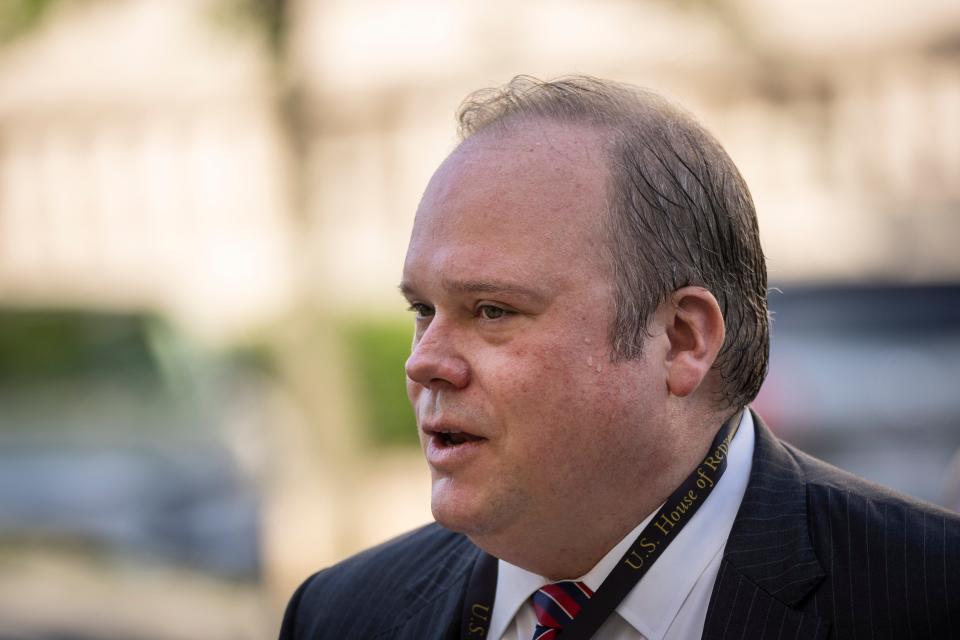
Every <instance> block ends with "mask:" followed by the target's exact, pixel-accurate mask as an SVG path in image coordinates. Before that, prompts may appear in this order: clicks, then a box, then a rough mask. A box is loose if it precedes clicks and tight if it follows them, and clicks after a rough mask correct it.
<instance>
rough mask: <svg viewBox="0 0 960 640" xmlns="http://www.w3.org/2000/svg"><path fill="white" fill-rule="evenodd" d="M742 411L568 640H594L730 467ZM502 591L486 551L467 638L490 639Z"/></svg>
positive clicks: (463, 631) (567, 632)
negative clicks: (732, 448)
mask: <svg viewBox="0 0 960 640" xmlns="http://www.w3.org/2000/svg"><path fill="white" fill-rule="evenodd" d="M741 415H742V412H741V411H738V412H737V413H736V414H734V416H733V417H732V418H730V420H728V421H727V422H726V424H724V425H723V427H722V428H721V429H720V431H719V432H717V435H716V437H714V439H713V443H712V444H711V445H710V449H709V453H708V454H707V457H706V458H704V459H703V461H701V462H700V464H698V465H697V468H696V469H694V470H693V473H691V474H690V475H689V476H687V479H686V480H684V481H683V483H681V485H680V486H679V487H677V489H675V490H674V492H673V493H672V494H670V497H669V498H667V500H666V502H664V503H663V506H662V507H660V509H659V510H658V511H657V513H656V514H654V516H653V518H651V519H650V522H649V523H647V526H646V527H644V528H643V531H641V532H640V535H639V536H637V539H636V540H634V541H633V544H632V545H630V548H629V549H627V552H626V553H625V554H624V555H623V557H622V558H620V561H619V562H618V563H617V565H616V566H615V567H614V568H613V570H612V571H611V572H610V575H608V576H607V579H606V580H604V581H603V584H601V585H600V587H599V588H598V589H597V590H596V592H595V593H594V594H593V597H591V598H590V601H589V602H587V604H586V605H584V607H583V609H581V610H580V613H579V614H578V615H577V617H576V618H574V620H573V621H572V622H570V624H568V625H566V626H565V627H564V628H563V631H562V637H563V640H587V639H588V638H591V637H592V636H593V634H594V633H596V631H597V629H599V628H600V626H601V625H602V624H603V623H604V621H606V619H607V618H608V617H610V614H612V613H613V612H614V611H616V609H617V606H619V604H620V603H621V602H622V601H623V599H624V598H625V597H627V594H628V593H630V591H631V590H632V589H633V588H634V587H635V586H636V585H637V583H638V582H640V580H641V578H643V576H644V575H645V574H646V573H647V571H648V570H649V569H650V567H651V566H653V563H654V562H656V561H657V559H658V558H659V557H660V556H661V555H662V554H663V551H664V550H665V549H666V548H667V545H669V544H670V543H671V542H673V540H674V539H675V538H676V537H677V534H678V533H680V530H681V529H683V528H684V527H685V526H686V524H687V523H688V522H689V521H690V519H691V518H692V517H693V514H695V513H696V512H697V509H699V508H700V505H701V504H703V502H704V501H705V500H706V499H707V497H708V496H709V495H710V493H711V492H712V491H713V488H714V487H715V486H716V484H717V483H718V482H719V481H720V478H721V476H723V472H724V471H726V469H727V453H728V452H729V449H730V442H731V441H732V440H733V436H734V435H735V434H736V432H737V426H738V425H739V424H740V418H741ZM496 592H497V559H496V558H494V557H493V556H491V555H489V554H487V553H484V552H483V551H481V552H480V556H479V557H478V558H477V560H476V562H474V565H473V570H472V571H471V573H470V582H469V585H468V587H467V595H466V599H465V600H464V605H463V614H462V617H461V625H460V638H461V639H462V640H478V639H480V638H486V635H487V631H488V630H489V628H490V616H491V614H492V613H493V600H494V597H495V596H496Z"/></svg>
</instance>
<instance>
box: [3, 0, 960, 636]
mask: <svg viewBox="0 0 960 640" xmlns="http://www.w3.org/2000/svg"><path fill="white" fill-rule="evenodd" d="M52 6H53V9H52V10H51V11H50V13H49V15H48V16H47V18H46V20H44V21H43V22H41V23H40V24H39V26H37V27H36V28H35V29H34V30H32V31H31V32H29V33H26V34H23V35H22V36H21V37H19V38H18V39H16V40H12V41H10V42H7V43H6V44H4V45H3V47H2V49H0V295H2V296H3V299H4V301H5V303H6V305H7V306H10V307H79V308H93V309H132V310H150V311H154V312H157V313H160V314H162V315H166V316H170V317H172V318H174V319H176V320H177V321H178V322H180V323H182V324H183V325H185V326H186V327H188V328H189V330H191V331H193V332H195V333H196V334H197V335H198V336H201V337H202V338H203V339H205V340H208V341H210V342H212V343H216V344H230V342H231V341H232V340H235V339H236V337H237V336H241V335H248V334H249V333H251V332H254V333H256V332H269V331H273V329H271V327H273V326H275V325H276V324H277V323H281V324H282V323H283V322H284V321H285V320H284V319H286V318H290V317H291V316H295V315H296V314H298V313H300V312H301V311H302V310H303V309H304V308H309V309H313V310H315V311H316V312H317V313H319V314H320V315H337V314H368V315H374V316H376V315H383V316H385V317H391V318H392V317H393V316H394V315H395V313H396V312H398V311H400V310H402V303H401V300H400V298H399V296H398V295H397V294H396V283H397V281H398V279H399V272H400V268H401V265H402V260H403V255H404V251H405V247H406V242H407V234H408V233H409V229H410V226H411V224H412V219H413V214H414V211H415V209H416V205H417V202H418V200H419V197H420V193H421V191H422V189H423V188H424V186H425V185H426V182H427V180H428V178H429V176H430V174H431V172H432V171H433V169H434V168H435V167H436V165H437V164H438V163H439V162H440V161H441V160H442V158H443V157H444V156H445V155H446V154H447V153H448V152H449V151H450V150H451V149H452V148H453V146H454V145H455V144H456V138H455V123H454V120H453V115H454V111H455V108H456V106H457V104H458V103H459V102H460V100H461V99H462V98H463V97H464V96H465V95H466V94H467V93H468V92H469V91H471V90H474V89H477V88H480V87H485V86H493V85H496V84H499V83H502V82H505V81H506V80H508V79H509V78H510V77H512V76H513V75H516V74H520V73H524V74H530V75H535V76H538V77H554V76H558V75H563V74H568V73H587V74H591V75H597V76H601V77H610V78H615V79H618V80H623V81H627V82H632V83H635V84H639V85H643V86H647V87H650V88H653V89H655V90H657V91H660V92H662V93H664V94H666V95H667V96H668V97H672V98H674V99H676V100H677V101H678V102H680V103H681V104H683V105H685V106H686V107H687V108H689V109H690V110H691V111H692V112H693V113H694V114H695V115H696V116H697V117H698V118H699V119H701V120H702V121H703V122H704V123H705V124H706V125H707V127H708V128H709V129H710V130H712V131H713V132H714V133H715V134H717V136H718V137H719V139H720V140H721V142H722V143H723V144H724V145H725V146H726V147H727V150H728V151H729V152H730V154H731V156H732V157H733V159H734V161H735V162H736V163H737V165H738V166H739V167H740V169H741V171H742V172H743V174H744V176H745V178H746V180H747V183H748V184H749V185H750V187H751V189H752V190H753V193H754V197H755V200H756V203H757V209H758V213H759V217H760V226H761V233H762V236H763V241H764V245H765V248H766V251H767V254H768V257H769V261H770V270H771V279H772V281H773V282H774V283H784V282H792V281H851V280H856V279H873V280H896V281H923V280H942V281H949V280H957V279H960V252H957V251H956V250H955V249H954V246H953V245H954V242H955V240H956V239H957V238H958V237H960V180H958V178H960V117H958V115H960V5H958V4H957V3H956V2H951V1H947V0H924V1H923V2H919V3H882V4H877V3H873V2H868V1H867V0H856V1H855V2H847V3H843V5H842V6H837V5H836V3H827V2H825V0H816V1H814V2H812V3H811V2H807V3H802V4H798V3H791V2H788V1H787V0H773V1H761V0H685V1H683V2H667V1H665V0H648V1H646V2H634V1H629V0H601V1H597V2H586V1H578V0H552V1H547V0H535V1H533V2H525V3H516V2H510V3H508V2H506V1H505V0H493V1H489V2H475V3H449V2H443V1H442V0H408V1H406V2H395V1H390V0H363V1H356V0H350V1H348V0H317V1H313V0H286V1H281V0H275V1H269V2H268V1H267V0H263V1H262V2H258V1H257V0H183V1H180V2H164V1H163V0H63V1H61V2H59V3H53V4H52ZM258 6H259V7H261V8H264V7H266V8H267V9H265V10H266V11H268V12H273V13H272V15H275V16H278V17H279V18H280V23H281V24H282V30H281V31H280V32H279V37H278V40H277V41H276V42H275V43H274V44H275V48H274V49H272V50H271V48H270V46H268V45H267V43H266V40H265V38H264V37H263V29H262V27H263V25H262V24H260V25H259V27H258V26H257V24H254V25H253V26H252V27H251V24H250V20H251V19H252V20H253V22H254V23H256V20H257V17H256V16H258V15H259V16H261V19H262V15H263V14H262V13H257V11H255V10H252V9H251V7H253V8H254V9H255V8H256V7H258ZM251 16H254V17H253V18H251ZM258 28H259V29H260V30H259V31H258ZM294 326H296V323H294ZM298 331H299V330H297V329H294V330H282V331H280V333H281V334H282V335H281V336H280V337H279V338H276V339H274V343H275V344H279V345H280V347H279V351H280V352H281V353H280V360H281V361H282V362H283V363H284V366H285V367H286V370H285V371H284V372H283V374H284V375H283V380H284V383H285V384H286V388H284V389H282V390H281V392H279V393H280V395H282V396H283V400H282V402H281V403H280V404H281V405H282V407H283V408H282V409H281V410H280V411H279V413H278V414H277V415H282V417H279V418H278V417H275V418H273V421H272V422H269V421H268V423H267V424H265V425H262V427H263V428H264V430H265V433H267V434H268V435H265V436H264V439H263V442H262V443H261V444H262V446H263V447H265V448H266V449H267V450H268V452H269V455H272V456H274V457H275V458H276V460H278V462H276V463H275V464H274V473H273V475H272V476H270V480H268V484H269V485H270V488H269V489H267V490H266V495H267V505H266V507H265V514H266V515H265V516H264V518H265V525H264V529H265V535H264V540H265V542H264V545H265V546H267V547H268V551H267V553H266V554H265V557H266V560H267V562H268V564H269V565H270V566H268V568H267V574H268V576H272V578H271V580H272V581H271V583H270V584H271V588H272V589H273V590H274V598H275V600H276V601H277V602H279V600H281V599H282V598H283V597H285V596H286V595H287V594H288V593H289V589H290V588H292V586H294V585H295V583H296V582H297V581H298V580H299V579H302V578H303V577H304V576H305V572H306V571H308V570H310V569H311V568H316V566H318V564H320V563H324V562H330V561H333V560H335V559H337V558H339V557H342V556H343V555H345V554H347V553H350V552H352V551H355V550H357V549H359V548H361V547H364V546H367V545H369V544H370V543H372V542H376V541H378V540H382V539H385V538H387V537H389V536H391V535H393V534H394V533H397V532H399V531H401V530H403V529H406V528H408V527H409V526H410V525H412V524H415V523H416V522H419V521H425V520H426V519H427V518H429V509H428V504H427V501H428V492H427V476H426V469H425V468H424V465H423V464H422V463H421V462H420V461H419V454H418V453H417V452H409V451H402V452H389V453H369V452H364V453H363V454H362V455H361V452H360V447H359V444H358V442H357V439H356V438H355V437H353V436H352V435H351V434H352V432H353V430H354V429H355V422H356V415H355V413H354V412H353V410H352V409H351V408H350V406H349V402H347V401H346V400H345V399H344V397H345V395H346V392H347V391H348V390H345V389H344V388H343V384H344V383H343V381H342V379H341V378H342V376H340V375H339V374H340V371H341V370H342V369H343V368H344V367H346V366H347V364H346V363H344V362H343V360H342V358H343V355H342V353H341V352H340V351H339V350H338V347H337V345H336V344H331V342H332V340H333V338H332V337H330V336H327V337H326V338H321V339H320V340H319V341H318V342H317V343H311V345H312V346H304V343H302V342H300V341H299V336H301V335H302V334H301V333H298ZM397 375H398V376H400V375H402V374H401V372H400V371H398V372H397ZM281 387H283V385H281ZM311 389H317V390H318V391H316V393H311V391H310V390H311ZM297 398H300V399H301V400H303V399H304V398H306V399H305V400H303V402H302V403H301V404H300V405H297ZM311 403H313V404H312V405H311ZM265 455H266V454H265ZM217 593H220V592H217ZM216 597H217V598H220V597H222V596H221V595H218V596H216ZM244 597H247V596H244ZM171 606H172V605H171ZM274 615H276V612H274ZM168 617H169V616H168ZM260 624H267V626H269V623H263V622H262V621H261V623H260ZM215 627H216V625H215V624H214V623H213V622H211V623H210V624H209V625H208V626H206V627H204V631H203V632H202V634H200V635H197V636H196V637H217V634H218V633H219V634H220V635H221V636H222V637H240V636H238V635H237V634H236V629H235V628H234V627H229V628H226V630H224V629H220V630H219V631H218V630H217V629H216V628H215ZM157 637H194V636H191V632H190V631H188V630H183V629H181V630H177V629H172V630H168V632H166V635H163V634H160V633H158V634H157ZM249 637H258V632H256V631H253V632H251V633H250V635H249Z"/></svg>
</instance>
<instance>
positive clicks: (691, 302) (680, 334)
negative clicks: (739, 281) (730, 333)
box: [661, 287, 725, 397]
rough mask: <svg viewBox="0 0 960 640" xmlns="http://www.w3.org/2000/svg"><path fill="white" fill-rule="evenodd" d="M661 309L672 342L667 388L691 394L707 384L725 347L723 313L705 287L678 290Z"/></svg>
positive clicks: (675, 392)
mask: <svg viewBox="0 0 960 640" xmlns="http://www.w3.org/2000/svg"><path fill="white" fill-rule="evenodd" d="M661 310H662V311H663V313H664V315H663V316H662V318H663V320H664V326H665V327H666V336H667V340H668V342H669V347H668V350H667V354H666V369H667V389H668V390H669V391H670V393H671V394H672V395H675V396H678V397H684V396H688V395H690V394H692V393H693V392H694V391H696V390H697V388H699V387H700V385H701V384H702V383H703V380H704V378H706V377H707V373H709V372H710V368H711V367H712V366H713V362H714V360H716V359H717V354H718V353H720V348H721V347H722V346H723V338H724V335H725V329H724V324H723V313H722V312H721V311H720V305H719V304H718V303H717V299H716V298H714V297H713V294H712V293H710V292H709V291H707V290H706V289H704V288H703V287H683V288H681V289H677V290H676V291H674V292H673V294H671V296H670V297H669V298H668V299H667V300H665V301H664V303H663V305H662V307H661Z"/></svg>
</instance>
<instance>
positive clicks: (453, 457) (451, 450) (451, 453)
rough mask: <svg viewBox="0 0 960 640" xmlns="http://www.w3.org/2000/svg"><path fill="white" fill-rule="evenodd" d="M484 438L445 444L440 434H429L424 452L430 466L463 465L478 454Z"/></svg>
mask: <svg viewBox="0 0 960 640" xmlns="http://www.w3.org/2000/svg"><path fill="white" fill-rule="evenodd" d="M486 442H487V441H486V440H483V439H481V440H470V441H469V442H464V443H461V444H457V445H451V444H445V443H444V441H443V439H442V438H441V437H440V436H429V438H428V440H427V446H426V450H425V454H426V457H427V462H428V463H430V466H432V467H434V468H436V469H440V470H445V469H447V468H452V467H455V466H459V465H463V464H466V463H467V462H469V461H470V460H471V459H473V458H474V457H476V456H477V455H479V453H480V451H481V450H482V449H483V445H484V444H486Z"/></svg>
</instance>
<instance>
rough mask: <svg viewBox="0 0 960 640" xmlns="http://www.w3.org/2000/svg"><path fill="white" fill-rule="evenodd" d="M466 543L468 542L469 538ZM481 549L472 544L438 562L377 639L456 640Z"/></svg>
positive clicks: (414, 585)
mask: <svg viewBox="0 0 960 640" xmlns="http://www.w3.org/2000/svg"><path fill="white" fill-rule="evenodd" d="M465 540H466V539H465ZM479 553H480V550H479V549H477V548H476V547H475V546H473V544H471V543H470V542H469V541H466V543H465V545H464V547H463V549H462V550H461V551H460V552H459V553H457V554H455V555H454V554H452V555H451V556H450V557H448V558H445V559H444V561H443V562H439V563H436V564H435V565H433V566H432V567H431V568H430V569H429V570H428V571H426V572H425V573H424V574H423V575H422V576H419V577H418V578H417V579H415V580H412V581H411V585H410V587H409V588H408V589H407V593H406V594H405V595H406V600H407V606H406V607H405V608H404V611H403V614H402V616H398V620H397V621H396V623H395V624H394V625H391V626H390V627H389V628H388V629H386V630H385V631H383V632H381V633H379V634H378V635H377V636H376V638H377V640H388V639H389V640H423V639H424V638H430V639H431V640H433V639H434V638H436V639H438V640H439V639H443V640H448V639H449V640H456V639H457V638H459V637H460V617H461V613H462V611H463V600H464V596H465V593H466V589H467V579H468V577H469V575H470V569H471V568H472V567H473V563H474V562H475V561H476V559H477V556H478V555H479Z"/></svg>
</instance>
